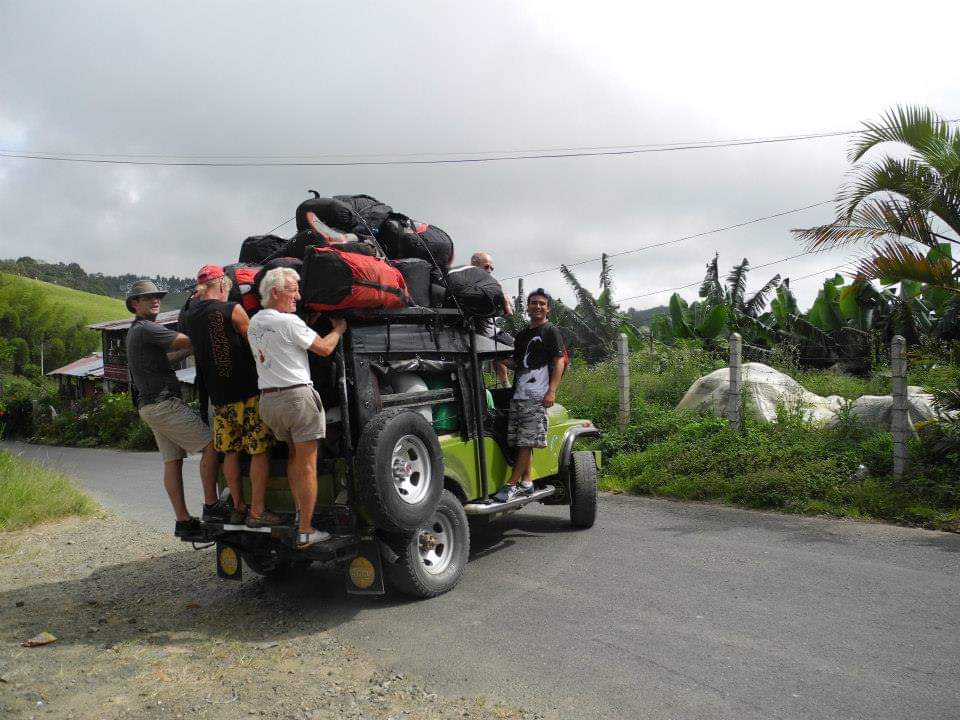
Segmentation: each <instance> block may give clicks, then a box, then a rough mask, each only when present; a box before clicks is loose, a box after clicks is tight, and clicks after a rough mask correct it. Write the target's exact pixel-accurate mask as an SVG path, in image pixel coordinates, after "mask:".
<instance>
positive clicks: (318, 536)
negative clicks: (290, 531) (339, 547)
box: [297, 530, 330, 550]
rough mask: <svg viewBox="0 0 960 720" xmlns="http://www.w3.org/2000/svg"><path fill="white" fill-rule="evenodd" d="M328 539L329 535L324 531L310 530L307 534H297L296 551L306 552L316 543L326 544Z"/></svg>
mask: <svg viewBox="0 0 960 720" xmlns="http://www.w3.org/2000/svg"><path fill="white" fill-rule="evenodd" d="M329 539H330V533H328V532H327V531H326V530H311V531H310V532H308V533H297V550H306V549H307V548H308V547H311V546H312V545H316V544H317V543H322V542H326V541H327V540H329Z"/></svg>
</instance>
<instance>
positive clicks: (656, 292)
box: [614, 250, 849, 304]
mask: <svg viewBox="0 0 960 720" xmlns="http://www.w3.org/2000/svg"><path fill="white" fill-rule="evenodd" d="M819 252H820V251H819V250H808V251H807V252H802V253H799V254H797V255H790V256H789V257H785V258H780V259H779V260H771V261H770V262H766V263H762V264H760V265H751V266H750V270H759V269H760V268H765V267H770V266H771V265H779V264H780V263H782V262H787V261H788V260H796V259H797V258H799V257H804V256H805V255H815V254H817V253H819ZM848 264H849V263H844V264H843V265H848ZM843 265H838V266H837V267H843ZM835 269H836V268H828V269H827V270H821V271H820V272H828V271H829V270H835ZM819 274H820V273H819V272H816V273H810V274H809V275H803V276H801V277H798V278H796V280H802V279H803V278H807V277H812V276H813V275H819ZM702 283H703V280H697V281H696V282H692V283H687V284H686V285H677V286H676V287H671V288H664V289H663V290H654V291H653V292H648V293H641V294H640V295H630V296H629V297H623V298H617V299H616V300H614V302H615V303H617V304H620V303H622V302H626V301H627V300H636V299H638V298H644V297H650V296H651V295H659V294H660V293H665V292H673V291H674V290H684V289H686V288H690V287H694V286H695V285H701V284H702Z"/></svg>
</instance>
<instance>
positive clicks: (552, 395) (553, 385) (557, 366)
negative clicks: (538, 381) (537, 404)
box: [543, 357, 566, 407]
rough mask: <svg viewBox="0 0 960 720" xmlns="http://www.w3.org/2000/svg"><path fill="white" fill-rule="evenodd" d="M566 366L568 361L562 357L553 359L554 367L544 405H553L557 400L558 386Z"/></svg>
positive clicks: (551, 371)
mask: <svg viewBox="0 0 960 720" xmlns="http://www.w3.org/2000/svg"><path fill="white" fill-rule="evenodd" d="M565 367H566V361H565V360H564V359H563V358H562V357H558V358H557V359H556V360H554V361H553V367H552V368H551V369H550V387H549V388H547V394H546V395H544V396H543V406H544V407H552V406H553V404H554V403H555V402H556V401H557V388H558V387H560V379H561V378H562V377H563V369H564V368H565Z"/></svg>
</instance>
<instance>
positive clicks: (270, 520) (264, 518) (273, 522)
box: [246, 510, 283, 528]
mask: <svg viewBox="0 0 960 720" xmlns="http://www.w3.org/2000/svg"><path fill="white" fill-rule="evenodd" d="M246 525H247V527H248V528H262V527H275V526H277V525H283V518H282V517H280V516H279V515H277V514H276V513H272V512H270V511H269V510H264V511H263V514H262V515H260V516H258V517H254V515H253V513H248V514H247V520H246Z"/></svg>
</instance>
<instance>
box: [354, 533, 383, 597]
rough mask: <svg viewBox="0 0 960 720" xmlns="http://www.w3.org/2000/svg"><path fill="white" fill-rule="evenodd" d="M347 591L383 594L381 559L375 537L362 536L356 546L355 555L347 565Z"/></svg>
mask: <svg viewBox="0 0 960 720" xmlns="http://www.w3.org/2000/svg"><path fill="white" fill-rule="evenodd" d="M346 585H347V593H348V594H349V595H383V594H384V593H385V592H386V586H385V584H384V581H383V560H382V558H381V557H380V543H379V542H378V541H377V540H376V538H363V539H362V540H361V541H360V544H359V545H358V546H357V556H356V557H355V558H353V560H351V561H350V563H349V564H348V565H347V572H346Z"/></svg>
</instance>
